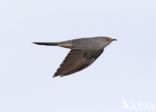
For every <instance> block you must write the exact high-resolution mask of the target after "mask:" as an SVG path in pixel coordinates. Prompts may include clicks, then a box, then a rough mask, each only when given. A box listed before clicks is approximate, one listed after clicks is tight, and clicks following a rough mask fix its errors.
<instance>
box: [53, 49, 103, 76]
mask: <svg viewBox="0 0 156 112" xmlns="http://www.w3.org/2000/svg"><path fill="white" fill-rule="evenodd" d="M102 52H103V50H102V51H100V52H98V53H96V54H97V55H98V56H99V55H100V54H101V53H102ZM86 54H87V51H84V50H81V49H71V51H70V52H69V53H68V55H67V56H66V58H65V60H64V61H63V63H62V64H61V65H60V67H59V68H58V69H57V71H56V73H55V74H54V76H53V77H56V76H61V77H62V76H66V75H69V74H72V73H75V72H78V71H80V70H82V69H84V68H86V67H87V66H89V65H90V64H92V63H93V62H94V61H95V60H96V58H97V57H98V56H94V55H93V56H91V57H89V58H88V57H87V55H86Z"/></svg>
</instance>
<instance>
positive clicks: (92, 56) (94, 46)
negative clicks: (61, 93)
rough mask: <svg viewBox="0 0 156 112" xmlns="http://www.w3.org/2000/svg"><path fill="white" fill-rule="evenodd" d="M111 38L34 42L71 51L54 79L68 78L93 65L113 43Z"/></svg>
mask: <svg viewBox="0 0 156 112" xmlns="http://www.w3.org/2000/svg"><path fill="white" fill-rule="evenodd" d="M114 40H116V39H112V38H109V37H92V38H80V39H74V40H68V41H63V42H34V43H35V44H38V45H50V46H60V47H65V48H69V49H71V50H70V52H69V53H68V55H67V56H66V58H65V60H64V61H63V63H62V64H61V65H60V67H59V68H58V69H57V71H56V73H55V74H54V76H53V77H56V76H61V77H62V76H66V75H69V74H72V73H75V72H78V71H80V70H82V69H84V68H86V67H88V66H89V65H91V64H92V63H93V62H94V61H95V60H96V59H97V58H98V57H99V56H100V55H101V54H102V52H103V50H104V48H105V47H106V46H107V45H109V44H110V43H111V42H112V41H114Z"/></svg>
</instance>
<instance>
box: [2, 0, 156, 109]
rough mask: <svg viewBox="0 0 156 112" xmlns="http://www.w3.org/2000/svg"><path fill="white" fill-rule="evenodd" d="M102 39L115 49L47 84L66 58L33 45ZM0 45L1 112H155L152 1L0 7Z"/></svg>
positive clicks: (68, 0)
mask: <svg viewBox="0 0 156 112" xmlns="http://www.w3.org/2000/svg"><path fill="white" fill-rule="evenodd" d="M101 35H102V36H110V37H114V38H117V39H118V41H117V42H113V43H112V44H111V45H109V46H108V47H107V48H106V49H105V51H104V53H103V54H102V56H100V58H99V59H97V61H96V62H95V63H94V64H93V65H91V66H90V67H89V68H87V69H85V70H83V71H81V72H78V73H75V74H73V75H70V76H67V77H63V78H59V77H58V78H51V76H52V75H53V74H54V72H55V71H56V69H57V68H58V67H59V64H60V63H61V62H62V61H63V59H64V57H65V56H66V54H67V53H68V51H69V50H68V49H64V48H59V47H45V46H36V45H33V44H32V42H33V41H63V40H69V39H74V38H80V37H90V36H101ZM0 42H1V44H0V52H1V55H0V56H1V58H0V62H1V63H0V67H1V70H0V74H1V75H0V90H1V91H0V112H126V111H127V110H122V100H123V99H124V100H127V101H130V100H134V101H142V102H146V103H149V102H151V103H153V104H154V105H155V106H156V96H155V95H156V88H155V85H156V69H155V67H156V52H155V49H156V1H155V0H77V1H74V0H3V1H0ZM155 110H156V109H155ZM127 112H128V111H127Z"/></svg>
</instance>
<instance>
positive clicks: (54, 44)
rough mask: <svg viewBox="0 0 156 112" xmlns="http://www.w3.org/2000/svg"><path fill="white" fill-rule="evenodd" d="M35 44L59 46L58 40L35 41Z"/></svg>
mask: <svg viewBox="0 0 156 112" xmlns="http://www.w3.org/2000/svg"><path fill="white" fill-rule="evenodd" d="M33 43H34V44H37V45H47V46H57V45H58V43H57V42H33Z"/></svg>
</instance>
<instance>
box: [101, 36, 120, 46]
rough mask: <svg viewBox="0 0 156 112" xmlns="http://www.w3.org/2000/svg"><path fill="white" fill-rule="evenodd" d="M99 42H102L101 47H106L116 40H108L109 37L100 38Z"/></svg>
mask: <svg viewBox="0 0 156 112" xmlns="http://www.w3.org/2000/svg"><path fill="white" fill-rule="evenodd" d="M100 41H101V42H102V46H104V47H106V46H107V45H109V44H110V43H111V42H113V41H117V39H114V38H110V37H101V38H100Z"/></svg>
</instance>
